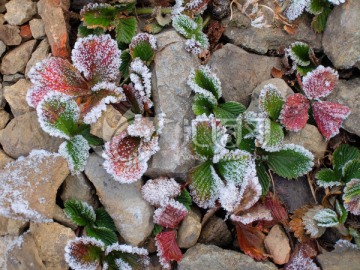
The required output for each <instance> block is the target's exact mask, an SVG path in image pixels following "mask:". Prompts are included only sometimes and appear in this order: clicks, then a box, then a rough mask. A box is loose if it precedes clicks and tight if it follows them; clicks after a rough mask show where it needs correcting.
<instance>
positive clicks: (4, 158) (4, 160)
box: [0, 149, 14, 169]
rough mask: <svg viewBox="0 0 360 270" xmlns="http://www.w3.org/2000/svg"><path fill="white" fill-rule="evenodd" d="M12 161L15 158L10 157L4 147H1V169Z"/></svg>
mask: <svg viewBox="0 0 360 270" xmlns="http://www.w3.org/2000/svg"><path fill="white" fill-rule="evenodd" d="M11 161H14V159H12V158H11V157H9V156H8V155H7V154H6V153H5V152H4V151H3V150H2V149H0V169H3V168H4V167H5V166H6V165H7V164H9V163H10V162H11Z"/></svg>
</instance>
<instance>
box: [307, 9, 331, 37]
mask: <svg viewBox="0 0 360 270" xmlns="http://www.w3.org/2000/svg"><path fill="white" fill-rule="evenodd" d="M330 12H331V8H330V7H328V6H326V7H324V10H323V11H322V12H321V13H320V14H319V15H316V16H315V17H314V18H313V21H312V22H311V26H312V28H313V29H314V31H315V32H317V33H322V32H324V30H325V27H326V22H327V19H328V17H329V14H330Z"/></svg>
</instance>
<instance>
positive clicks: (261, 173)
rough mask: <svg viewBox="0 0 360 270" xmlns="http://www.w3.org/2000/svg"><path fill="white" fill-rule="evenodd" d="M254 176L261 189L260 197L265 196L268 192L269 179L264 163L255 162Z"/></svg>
mask: <svg viewBox="0 0 360 270" xmlns="http://www.w3.org/2000/svg"><path fill="white" fill-rule="evenodd" d="M256 175H257V177H258V178H259V182H260V185H261V188H262V195H265V194H267V193H268V191H269V187H270V183H271V178H270V175H269V173H268V171H267V167H266V165H265V163H264V162H256Z"/></svg>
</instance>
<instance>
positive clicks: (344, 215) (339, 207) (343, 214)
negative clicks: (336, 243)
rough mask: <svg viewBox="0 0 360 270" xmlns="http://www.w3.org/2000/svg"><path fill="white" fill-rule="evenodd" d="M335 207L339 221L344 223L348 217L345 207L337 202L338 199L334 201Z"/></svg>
mask: <svg viewBox="0 0 360 270" xmlns="http://www.w3.org/2000/svg"><path fill="white" fill-rule="evenodd" d="M335 209H336V213H337V215H338V217H339V223H340V224H344V223H345V221H346V219H347V217H348V212H347V211H346V209H345V207H344V206H343V205H342V204H341V203H339V201H338V200H336V202H335Z"/></svg>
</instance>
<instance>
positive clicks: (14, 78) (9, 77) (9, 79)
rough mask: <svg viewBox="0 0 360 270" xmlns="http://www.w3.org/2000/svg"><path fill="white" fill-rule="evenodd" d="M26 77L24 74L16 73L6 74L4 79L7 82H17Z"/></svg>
mask: <svg viewBox="0 0 360 270" xmlns="http://www.w3.org/2000/svg"><path fill="white" fill-rule="evenodd" d="M23 78H25V76H24V75H23V74H20V73H15V74H12V75H4V76H3V81H4V82H7V83H16V82H17V81H18V80H20V79H23Z"/></svg>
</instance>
